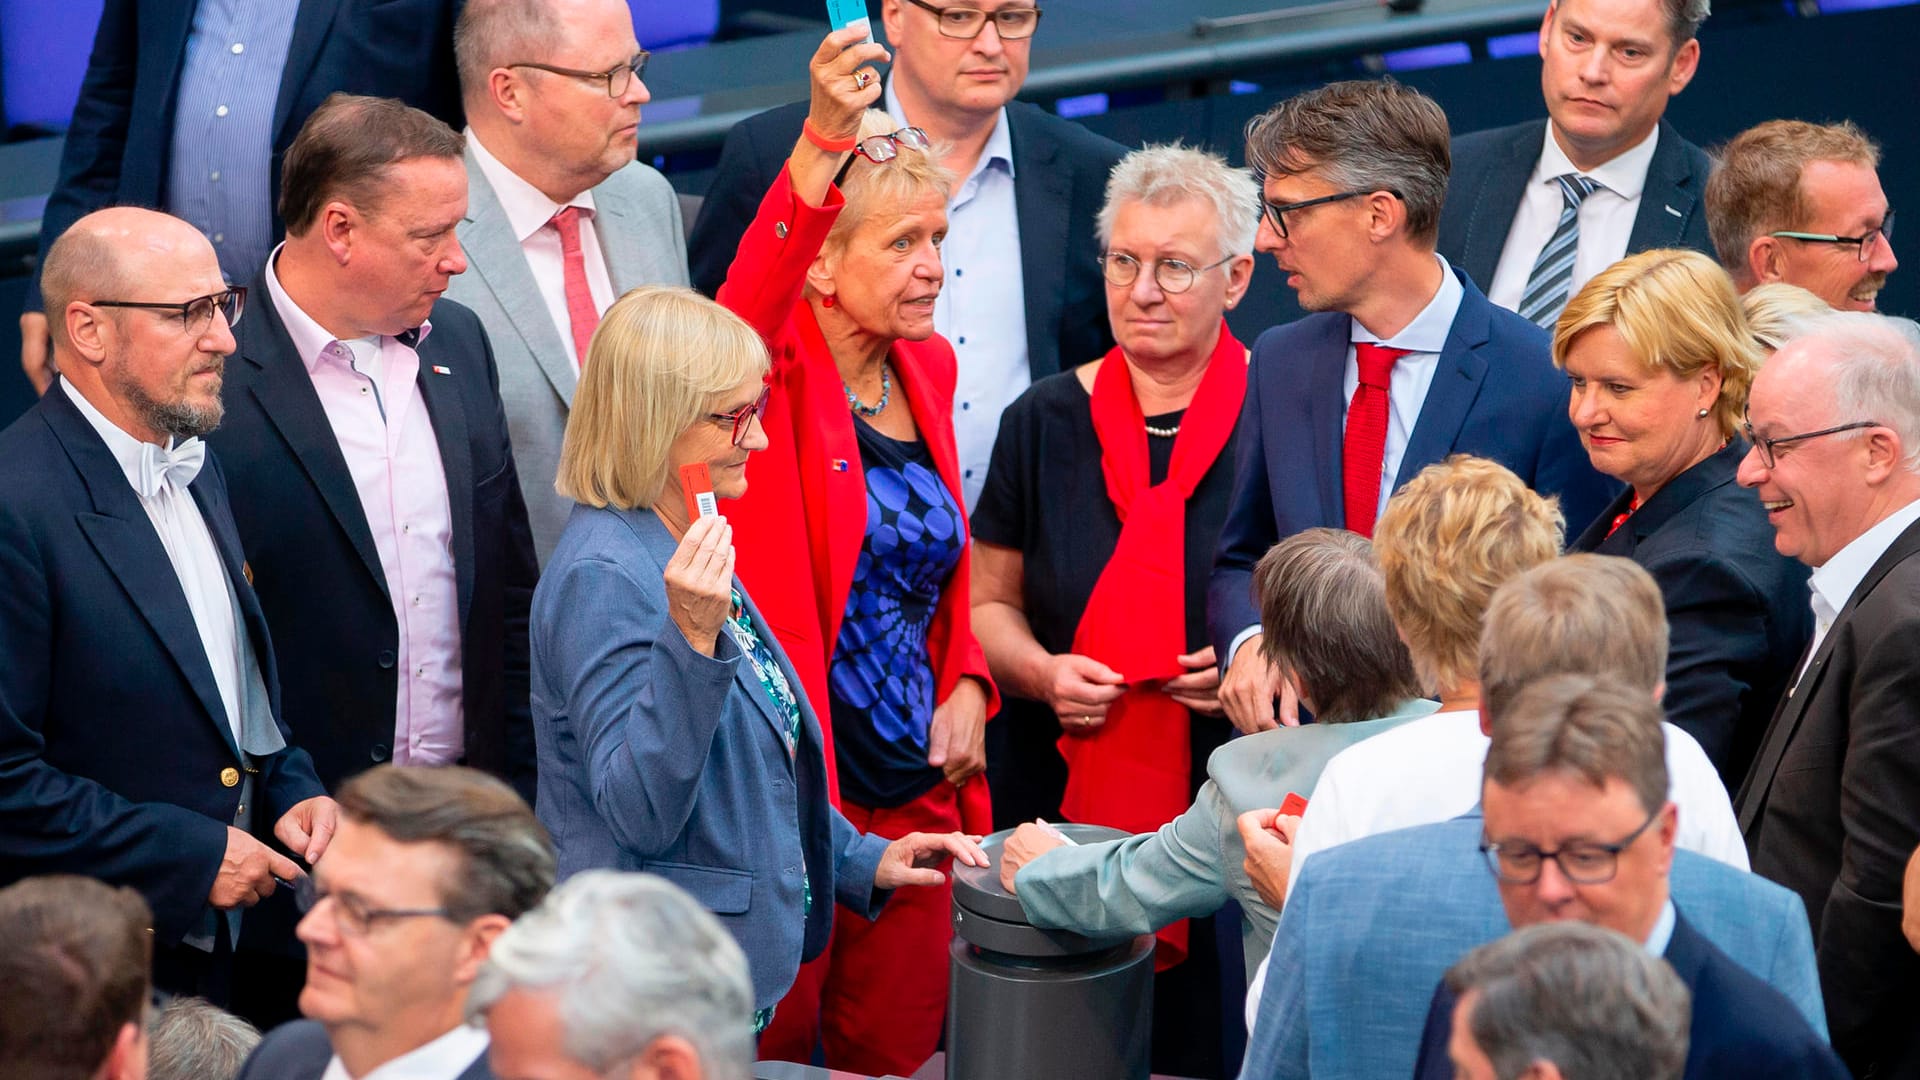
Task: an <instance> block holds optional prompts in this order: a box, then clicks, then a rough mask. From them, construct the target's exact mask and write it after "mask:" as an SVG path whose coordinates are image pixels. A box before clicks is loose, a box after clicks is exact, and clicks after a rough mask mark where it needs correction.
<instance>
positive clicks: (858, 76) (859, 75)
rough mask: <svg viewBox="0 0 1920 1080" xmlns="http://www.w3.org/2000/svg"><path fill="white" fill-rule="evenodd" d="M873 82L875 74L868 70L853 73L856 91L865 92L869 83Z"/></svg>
mask: <svg viewBox="0 0 1920 1080" xmlns="http://www.w3.org/2000/svg"><path fill="white" fill-rule="evenodd" d="M871 81H873V72H871V71H868V70H867V69H866V68H861V69H860V70H859V71H856V72H854V73H853V88H854V89H855V90H865V89H866V88H867V83H869V82H871Z"/></svg>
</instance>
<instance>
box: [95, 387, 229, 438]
mask: <svg viewBox="0 0 1920 1080" xmlns="http://www.w3.org/2000/svg"><path fill="white" fill-rule="evenodd" d="M120 389H121V393H122V394H123V395H124V396H125V398H126V401H127V404H128V406H129V407H131V408H132V409H133V414H134V415H135V416H137V417H139V418H140V422H141V423H143V424H145V425H146V426H147V427H149V428H152V429H153V430H155V431H164V432H166V433H167V434H169V435H172V436H174V437H175V438H178V439H191V438H194V437H196V436H199V435H205V434H206V433H208V432H210V431H212V430H213V429H214V428H217V427H219V426H220V420H221V418H222V417H223V416H225V415H226V411H227V410H226V405H225V404H224V403H223V402H222V401H221V399H220V394H219V391H218V389H216V390H215V392H214V396H213V404H211V405H207V406H199V405H194V404H192V403H190V402H188V401H187V400H186V398H185V397H181V398H179V399H177V400H174V401H156V400H154V399H153V398H151V397H149V396H147V392H146V391H145V390H142V389H141V388H140V387H139V386H138V385H136V384H134V383H133V382H131V381H129V382H128V383H127V384H126V385H124V386H123V387H121V388H120Z"/></svg>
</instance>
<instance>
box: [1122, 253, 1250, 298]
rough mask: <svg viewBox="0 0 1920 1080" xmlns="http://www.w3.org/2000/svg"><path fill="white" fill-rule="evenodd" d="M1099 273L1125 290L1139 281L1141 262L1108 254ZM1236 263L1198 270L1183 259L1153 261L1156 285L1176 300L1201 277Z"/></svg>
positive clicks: (1229, 258)
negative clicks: (1214, 269)
mask: <svg viewBox="0 0 1920 1080" xmlns="http://www.w3.org/2000/svg"><path fill="white" fill-rule="evenodd" d="M1099 259H1100V272H1101V273H1102V274H1104V275H1105V276H1106V279H1107V284H1109V285H1112V286H1114V287H1115V288H1121V289H1124V288H1126V287H1127V286H1129V285H1132V284H1133V283H1134V281H1136V280H1137V279H1138V278H1139V277H1140V260H1139V259H1136V258H1134V257H1133V256H1131V255H1128V254H1125V253H1124V252H1119V251H1109V252H1105V253H1104V254H1102V255H1100V256H1099ZM1232 261H1233V256H1231V255H1227V256H1225V257H1223V258H1221V259H1219V260H1217V261H1214V262H1210V263H1208V264H1207V265H1205V266H1195V265H1193V264H1192V263H1190V262H1186V261H1185V260H1182V259H1155V260H1154V261H1153V283H1154V284H1155V285H1158V286H1160V291H1161V292H1163V293H1166V294H1168V295H1169V296H1176V295H1178V294H1180V293H1183V292H1186V291H1187V290H1188V289H1191V288H1193V286H1194V283H1195V282H1197V281H1199V280H1200V275H1201V274H1204V273H1206V272H1207V271H1209V270H1212V269H1213V268H1215V267H1217V266H1225V265H1226V264H1227V263H1229V262H1232Z"/></svg>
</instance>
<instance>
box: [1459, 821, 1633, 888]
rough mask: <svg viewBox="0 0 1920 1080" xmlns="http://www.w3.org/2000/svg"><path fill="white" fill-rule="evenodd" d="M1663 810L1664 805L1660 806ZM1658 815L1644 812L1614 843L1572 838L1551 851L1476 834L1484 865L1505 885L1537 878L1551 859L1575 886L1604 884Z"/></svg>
mask: <svg viewBox="0 0 1920 1080" xmlns="http://www.w3.org/2000/svg"><path fill="white" fill-rule="evenodd" d="M1663 809H1664V808H1663ZM1659 816H1660V811H1659V810H1655V811H1654V812H1653V813H1651V814H1648V815H1647V820H1645V821H1643V822H1641V823H1640V827H1639V828H1637V829H1635V830H1633V831H1632V832H1630V833H1628V834H1627V835H1626V836H1624V837H1622V838H1621V839H1620V841H1619V842H1618V843H1613V844H1600V843H1595V842H1593V841H1591V840H1575V841H1574V842H1573V843H1571V844H1564V845H1562V846H1560V847H1558V848H1555V849H1553V850H1551V851H1549V850H1546V849H1543V848H1537V847H1534V846H1533V845H1532V844H1528V843H1524V842H1521V841H1507V842H1505V843H1499V844H1496V843H1494V842H1492V841H1491V840H1489V839H1487V836H1486V834H1485V833H1482V834H1481V835H1480V854H1482V855H1484V856H1486V858H1487V868H1488V869H1490V870H1492V871H1493V876H1494V877H1497V878H1499V879H1500V880H1501V881H1504V882H1506V883H1507V884H1509V885H1531V884H1533V883H1534V882H1536V881H1539V880H1540V871H1541V869H1542V868H1543V867H1545V866H1546V863H1547V860H1548V859H1552V860H1553V861H1554V863H1555V864H1557V865H1558V866H1559V867H1560V873H1561V874H1562V875H1564V876H1565V877H1566V879H1567V880H1568V881H1571V882H1573V883H1574V884H1576V885H1605V884H1606V883H1607V882H1609V881H1612V880H1613V875H1614V874H1616V873H1618V872H1619V870H1620V853H1621V852H1623V851H1625V850H1627V849H1628V848H1630V847H1632V846H1633V842H1634V841H1635V840H1638V839H1640V834H1641V833H1644V832H1646V831H1647V826H1649V825H1652V824H1653V822H1654V819H1655V818H1657V817H1659Z"/></svg>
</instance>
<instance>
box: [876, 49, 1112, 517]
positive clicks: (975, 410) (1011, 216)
mask: <svg viewBox="0 0 1920 1080" xmlns="http://www.w3.org/2000/svg"><path fill="white" fill-rule="evenodd" d="M886 105H887V112H888V114H889V115H891V116H892V117H893V119H894V122H895V123H897V124H899V125H900V126H901V127H906V126H908V125H909V124H911V123H912V121H911V120H909V119H908V118H907V114H906V113H905V112H904V111H902V110H901V108H900V99H899V98H898V97H896V96H895V95H894V92H893V82H892V80H888V82H887V91H886ZM940 261H941V265H942V266H944V267H945V269H946V280H945V281H944V282H943V283H942V284H941V286H940V296H939V297H938V298H937V299H935V300H934V302H933V328H934V330H936V331H938V332H939V334H940V336H941V337H944V338H946V339H947V340H948V341H949V342H952V343H953V354H954V359H955V360H956V361H957V363H958V366H959V379H958V382H957V383H956V385H955V386H954V391H953V440H954V443H955V445H956V446H957V448H958V449H959V452H960V494H961V497H962V498H964V499H965V500H966V503H967V509H968V510H969V511H971V510H972V509H973V506H974V504H975V503H976V502H978V501H979V500H980V489H981V488H982V487H983V486H985V485H986V482H987V462H988V461H989V460H990V459H991V458H992V457H993V440H994V439H995V437H997V436H998V435H999V434H1000V414H1001V413H1002V412H1004V411H1006V408H1007V406H1008V405H1011V404H1013V399H1014V398H1017V397H1019V396H1020V395H1021V394H1022V393H1023V392H1025V390H1026V389H1027V387H1029V386H1031V385H1032V384H1033V370H1032V369H1031V368H1029V367H1028V366H1027V291H1026V271H1025V269H1024V267H1023V266H1022V264H1021V262H1020V217H1019V213H1018V210H1017V207H1016V206H1015V203H1014V197H1013V136H1012V135H1011V134H1010V133H1009V131H1008V129H1007V110H1006V109H1004V108H1002V109H1001V110H1000V115H999V117H998V118H997V119H995V120H994V125H993V134H991V135H989V136H987V145H986V147H985V149H983V150H982V151H981V152H980V160H979V161H977V162H975V163H974V166H973V172H971V173H969V174H968V175H967V178H966V179H965V180H963V181H961V182H960V183H959V184H958V185H956V186H955V187H954V189H953V194H952V196H950V197H949V198H948V199H947V240H946V243H945V245H943V246H942V247H941V249H940ZM1094 359H1097V357H1092V356H1080V357H1073V356H1069V357H1063V358H1062V360H1063V362H1064V363H1065V364H1067V365H1068V366H1071V365H1073V364H1078V363H1082V362H1084V361H1087V360H1094Z"/></svg>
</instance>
